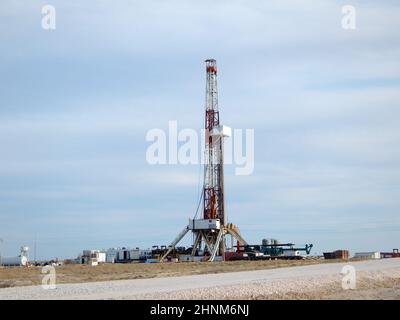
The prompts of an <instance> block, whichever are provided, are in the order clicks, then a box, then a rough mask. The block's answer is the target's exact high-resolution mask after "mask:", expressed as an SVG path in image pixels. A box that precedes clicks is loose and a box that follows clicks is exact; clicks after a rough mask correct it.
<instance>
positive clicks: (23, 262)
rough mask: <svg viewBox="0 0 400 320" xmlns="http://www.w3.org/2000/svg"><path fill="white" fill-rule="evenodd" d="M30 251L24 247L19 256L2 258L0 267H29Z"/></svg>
mask: <svg viewBox="0 0 400 320" xmlns="http://www.w3.org/2000/svg"><path fill="white" fill-rule="evenodd" d="M28 251H29V247H27V246H22V247H21V249H20V254H19V256H16V257H1V258H0V265H3V266H9V267H11V266H13V267H15V266H27V265H28Z"/></svg>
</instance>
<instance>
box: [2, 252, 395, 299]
mask: <svg viewBox="0 0 400 320" xmlns="http://www.w3.org/2000/svg"><path fill="white" fill-rule="evenodd" d="M347 264H350V265H352V266H354V267H355V269H356V272H357V281H359V280H360V281H364V283H365V281H368V279H369V280H383V279H385V280H387V279H399V278H400V258H398V259H384V260H373V261H372V260H371V261H360V262H348V263H329V264H317V265H309V266H300V267H288V268H278V269H268V270H257V271H241V272H230V273H219V274H204V275H191V276H181V277H168V278H152V279H135V280H118V281H106V282H91V283H80V284H60V285H57V288H56V289H53V290H44V289H43V288H42V287H41V286H27V287H15V288H4V289H0V299H1V300H4V299H73V300H76V299H217V298H218V299H220V298H226V299H230V298H231V299H232V298H257V297H260V296H265V295H276V296H277V297H280V296H281V297H285V294H289V293H290V294H292V295H293V294H296V293H305V292H311V291H316V290H319V289H321V290H322V288H326V287H327V286H331V287H335V288H340V287H341V280H342V277H343V276H342V275H340V272H341V270H342V267H343V266H345V265H347Z"/></svg>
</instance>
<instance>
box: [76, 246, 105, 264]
mask: <svg viewBox="0 0 400 320" xmlns="http://www.w3.org/2000/svg"><path fill="white" fill-rule="evenodd" d="M105 262H106V253H105V252H104V251H100V250H83V252H82V254H81V255H80V256H79V257H78V263H80V264H90V265H92V266H97V265H98V264H99V263H105Z"/></svg>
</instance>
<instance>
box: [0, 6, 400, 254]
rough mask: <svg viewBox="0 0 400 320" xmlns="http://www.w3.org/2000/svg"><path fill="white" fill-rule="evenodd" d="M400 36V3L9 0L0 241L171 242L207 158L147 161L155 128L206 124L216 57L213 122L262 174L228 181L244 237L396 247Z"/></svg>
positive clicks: (2, 9) (399, 240)
mask: <svg viewBox="0 0 400 320" xmlns="http://www.w3.org/2000/svg"><path fill="white" fill-rule="evenodd" d="M45 4H51V5H53V6H54V7H55V9H56V29H55V30H51V31H48V30H44V29H42V26H41V20H42V17H43V15H42V13H41V10H42V6H43V5H45ZM348 4H350V5H353V6H354V7H355V9H356V29H355V30H346V29H343V28H342V24H341V20H342V18H343V14H342V6H343V5H348ZM398 30H400V6H399V4H398V2H397V1H350V0H348V1H314V0H301V1H291V0H279V1H278V0H277V1H264V0H246V1H233V0H229V1H228V0H227V1H211V0H206V1H190V0H167V1H165V0H162V1H161V0H158V1H156V0H141V1H139V0H137V1H136V0H131V1H128V0H121V1H105V0H90V1H77V0H76V1H75V0H74V1H72V0H70V1H58V0H50V1H40V0H31V1H21V0H14V1H13V0H2V1H1V3H0V238H2V239H3V242H2V243H1V242H0V251H1V252H2V254H3V255H15V254H17V252H18V248H19V246H20V245H22V244H28V245H30V246H33V243H34V239H35V238H36V239H37V256H38V258H53V257H59V258H62V257H73V256H76V255H77V254H78V253H79V252H80V251H81V250H82V249H89V248H91V249H96V248H108V247H114V246H140V247H143V248H147V247H150V246H152V245H154V244H158V245H161V244H168V242H169V241H171V240H172V239H173V238H174V237H175V235H176V234H177V233H178V232H179V231H180V230H181V229H182V228H183V227H184V225H185V224H186V223H187V219H188V218H189V217H190V216H192V215H193V214H194V212H195V209H196V205H197V199H198V189H199V169H200V167H199V166H198V165H186V166H185V165H163V166H161V165H155V166H151V165H149V164H148V163H147V162H146V157H145V154H146V149H147V148H148V146H149V145H150V143H149V142H147V141H146V140H145V137H146V133H147V132H148V130H150V129H153V128H161V129H165V130H166V129H167V128H168V121H171V120H176V121H178V127H179V129H183V128H193V129H195V130H200V128H201V127H202V124H203V112H204V95H205V92H204V90H205V69H204V59H206V58H209V57H213V58H215V59H217V62H218V67H219V74H218V86H219V106H220V110H221V121H222V122H223V123H224V124H227V125H229V126H231V127H233V128H242V129H246V128H252V129H254V132H255V167H254V168H255V169H254V172H253V174H252V175H249V176H236V175H235V174H234V168H235V167H234V166H233V165H230V166H227V168H226V179H225V180H226V181H225V184H226V199H227V210H228V212H227V213H228V216H229V220H230V221H231V222H233V223H235V224H238V225H239V227H240V229H241V231H242V234H243V235H244V237H245V238H246V239H247V240H248V241H249V242H252V243H259V242H260V241H261V239H262V238H265V237H267V238H277V239H280V240H281V241H290V242H294V243H296V244H298V245H302V244H305V243H313V244H314V246H315V250H314V253H322V252H323V251H325V250H331V249H339V248H347V249H350V250H351V252H352V253H354V252H355V251H361V250H371V251H372V250H391V249H392V248H395V247H400V218H399V213H400V212H399V210H400V185H399V181H400V148H399V144H400V105H399V104H400V90H399V87H400V65H399V61H400V35H399V32H398ZM189 241H190V238H189V239H187V241H186V242H189ZM32 256H33V253H31V257H32Z"/></svg>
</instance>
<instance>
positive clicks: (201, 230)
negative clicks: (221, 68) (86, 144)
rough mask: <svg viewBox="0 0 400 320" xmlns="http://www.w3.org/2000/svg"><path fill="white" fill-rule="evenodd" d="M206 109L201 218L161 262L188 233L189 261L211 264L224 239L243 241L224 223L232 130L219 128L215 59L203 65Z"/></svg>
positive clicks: (222, 253) (221, 254)
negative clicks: (226, 167) (227, 148)
mask: <svg viewBox="0 0 400 320" xmlns="http://www.w3.org/2000/svg"><path fill="white" fill-rule="evenodd" d="M205 62H206V77H207V81H206V107H205V121H204V126H205V164H204V181H203V192H202V195H201V198H200V201H202V217H201V218H199V219H196V216H197V213H196V215H195V217H194V219H190V221H189V224H188V225H187V226H186V227H185V228H184V229H183V230H182V231H181V232H180V233H179V234H178V236H177V237H176V238H175V240H174V241H172V243H171V244H170V245H169V246H168V250H167V251H166V252H165V253H164V254H163V255H162V256H161V258H160V261H163V260H164V259H165V258H167V257H168V255H169V254H170V253H171V252H173V250H174V249H175V246H176V245H177V244H178V243H179V242H180V241H181V240H182V239H183V237H184V236H185V235H186V234H187V233H188V232H189V231H191V232H192V233H193V235H194V243H193V247H192V252H191V253H190V256H191V257H195V256H197V255H198V254H199V253H200V252H202V254H203V256H204V257H203V258H201V259H200V260H207V261H214V260H215V258H216V257H217V256H219V257H224V256H225V251H226V241H225V237H226V235H227V234H229V235H230V236H231V237H232V238H235V239H236V240H237V241H239V242H240V244H242V245H246V244H247V243H246V241H245V240H244V239H243V238H242V236H241V235H240V232H239V229H238V228H237V227H236V226H234V225H233V224H228V223H227V215H226V208H225V197H224V138H227V137H229V136H230V135H231V129H230V128H229V127H226V126H222V125H220V113H219V109H218V90H217V62H216V60H214V59H207V60H206V61H205ZM181 260H182V261H194V260H197V258H196V259H195V258H190V257H188V258H185V259H183V258H182V259H181Z"/></svg>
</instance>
